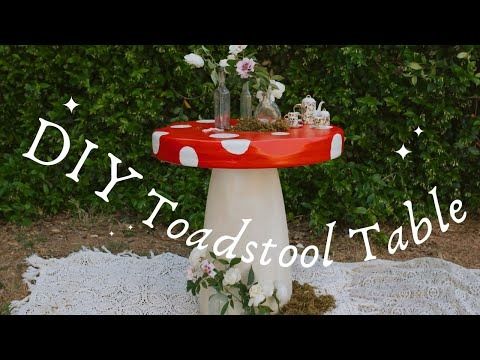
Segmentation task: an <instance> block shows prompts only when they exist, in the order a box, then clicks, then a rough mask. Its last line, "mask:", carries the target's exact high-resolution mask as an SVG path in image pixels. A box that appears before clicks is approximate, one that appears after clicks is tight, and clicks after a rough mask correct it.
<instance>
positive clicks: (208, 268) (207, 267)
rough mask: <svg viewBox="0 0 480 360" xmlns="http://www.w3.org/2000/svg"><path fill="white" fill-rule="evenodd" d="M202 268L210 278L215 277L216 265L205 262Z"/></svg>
mask: <svg viewBox="0 0 480 360" xmlns="http://www.w3.org/2000/svg"><path fill="white" fill-rule="evenodd" d="M200 268H201V269H202V271H203V272H204V273H205V274H207V275H208V276H210V277H214V276H215V272H216V271H215V265H213V264H212V263H211V262H210V261H208V260H203V261H202V264H201V265H200Z"/></svg>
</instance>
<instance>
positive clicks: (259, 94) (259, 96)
mask: <svg viewBox="0 0 480 360" xmlns="http://www.w3.org/2000/svg"><path fill="white" fill-rule="evenodd" d="M255 97H256V98H257V99H258V101H262V100H263V91H262V90H258V91H257V95H255Z"/></svg>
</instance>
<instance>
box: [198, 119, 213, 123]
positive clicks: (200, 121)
mask: <svg viewBox="0 0 480 360" xmlns="http://www.w3.org/2000/svg"><path fill="white" fill-rule="evenodd" d="M197 123H200V124H213V123H215V120H197Z"/></svg>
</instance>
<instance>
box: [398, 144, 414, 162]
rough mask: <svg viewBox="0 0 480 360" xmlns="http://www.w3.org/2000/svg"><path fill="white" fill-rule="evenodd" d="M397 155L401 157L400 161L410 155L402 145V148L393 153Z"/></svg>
mask: <svg viewBox="0 0 480 360" xmlns="http://www.w3.org/2000/svg"><path fill="white" fill-rule="evenodd" d="M395 152H396V153H397V154H398V155H400V156H401V157H402V159H405V156H407V155H408V154H409V153H411V151H410V150H407V148H406V147H405V144H403V145H402V147H401V148H400V149H399V150H397V151H395Z"/></svg>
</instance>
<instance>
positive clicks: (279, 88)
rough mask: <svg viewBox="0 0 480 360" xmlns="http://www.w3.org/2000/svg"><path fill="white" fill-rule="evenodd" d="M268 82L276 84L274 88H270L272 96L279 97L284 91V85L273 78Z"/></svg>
mask: <svg viewBox="0 0 480 360" xmlns="http://www.w3.org/2000/svg"><path fill="white" fill-rule="evenodd" d="M270 83H271V84H273V85H275V86H276V88H274V89H273V90H272V95H273V97H274V98H276V99H280V98H281V97H282V95H283V92H284V91H285V85H283V84H282V83H281V82H279V81H275V80H270Z"/></svg>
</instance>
